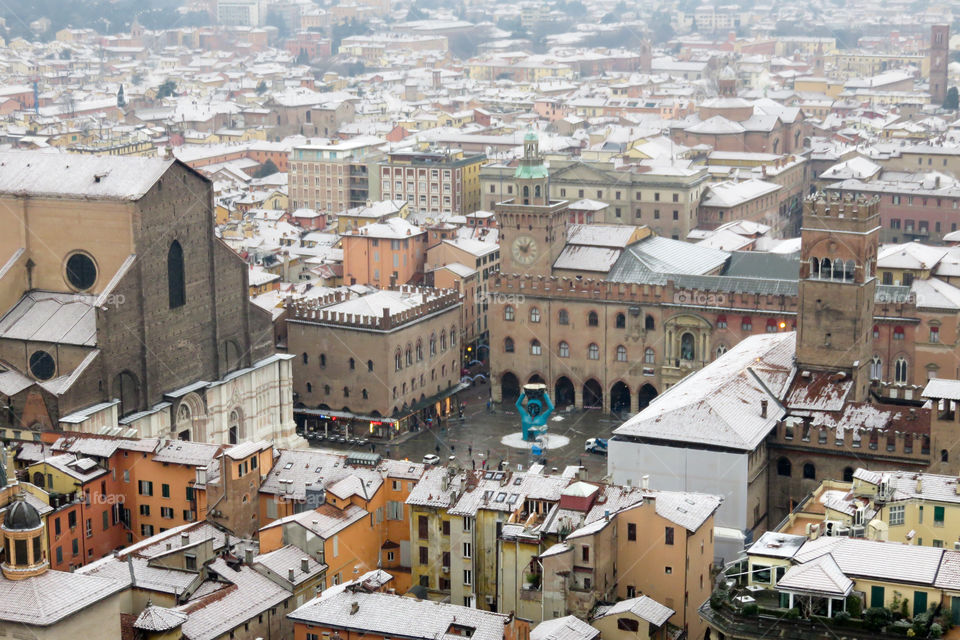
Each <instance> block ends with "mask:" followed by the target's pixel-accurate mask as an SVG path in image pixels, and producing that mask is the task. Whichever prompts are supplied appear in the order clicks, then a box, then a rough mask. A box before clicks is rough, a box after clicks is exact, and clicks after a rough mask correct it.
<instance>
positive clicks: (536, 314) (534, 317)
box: [530, 307, 540, 322]
mask: <svg viewBox="0 0 960 640" xmlns="http://www.w3.org/2000/svg"><path fill="white" fill-rule="evenodd" d="M530 322H540V309H538V308H537V307H531V308H530Z"/></svg>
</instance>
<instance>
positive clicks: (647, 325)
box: [643, 314, 656, 331]
mask: <svg viewBox="0 0 960 640" xmlns="http://www.w3.org/2000/svg"><path fill="white" fill-rule="evenodd" d="M655 327H656V322H654V320H653V316H651V315H650V314H647V317H646V318H644V319H643V328H644V329H645V330H646V331H653V330H654V328H655Z"/></svg>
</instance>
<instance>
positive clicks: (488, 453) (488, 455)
mask: <svg viewBox="0 0 960 640" xmlns="http://www.w3.org/2000/svg"><path fill="white" fill-rule="evenodd" d="M487 457H488V458H489V457H490V449H487Z"/></svg>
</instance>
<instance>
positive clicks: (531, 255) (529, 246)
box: [511, 235, 539, 266]
mask: <svg viewBox="0 0 960 640" xmlns="http://www.w3.org/2000/svg"><path fill="white" fill-rule="evenodd" d="M511 253H512V254H513V260H514V262H516V263H517V264H522V265H524V266H528V265H531V264H533V263H534V261H535V260H536V259H537V256H538V255H539V250H538V249H537V241H536V240H534V239H533V238H532V237H530V236H526V235H520V236H517V237H516V239H515V240H514V241H513V246H512V247H511Z"/></svg>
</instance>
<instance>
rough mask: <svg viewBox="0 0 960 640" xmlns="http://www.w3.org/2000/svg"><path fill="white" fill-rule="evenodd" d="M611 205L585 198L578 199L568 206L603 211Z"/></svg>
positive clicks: (576, 208) (574, 208)
mask: <svg viewBox="0 0 960 640" xmlns="http://www.w3.org/2000/svg"><path fill="white" fill-rule="evenodd" d="M609 206H610V205H609V204H608V203H606V202H600V201H598V200H589V199H586V198H584V199H583V200H577V201H576V202H574V203H572V204H570V205H568V206H567V208H568V209H572V210H574V211H602V210H603V209H606V208H607V207H609Z"/></svg>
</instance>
